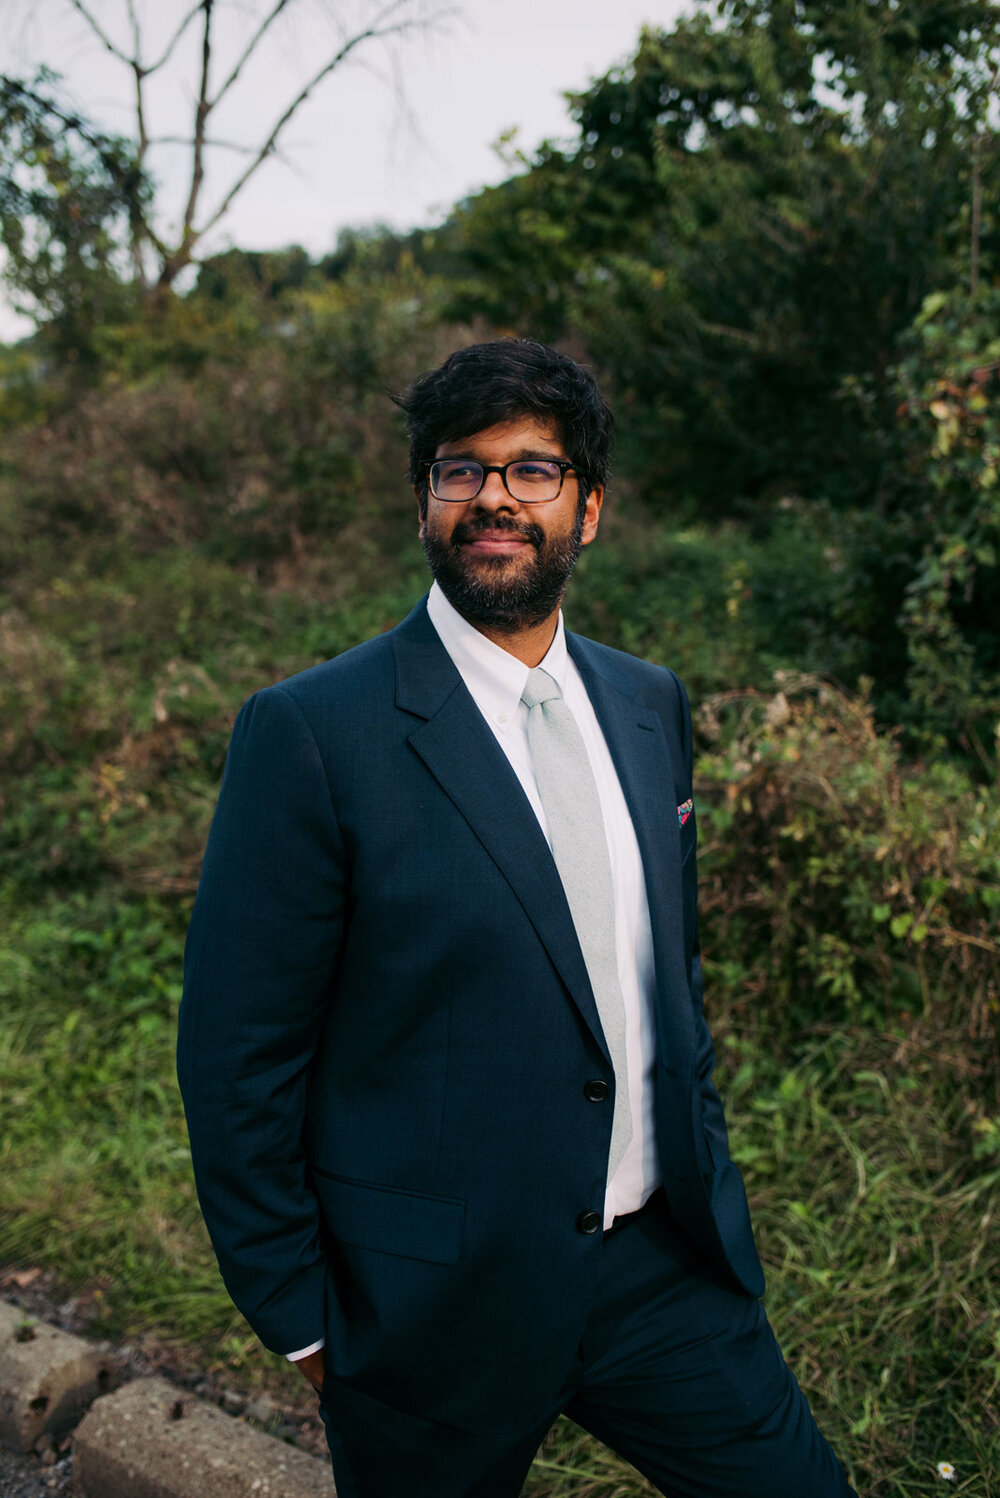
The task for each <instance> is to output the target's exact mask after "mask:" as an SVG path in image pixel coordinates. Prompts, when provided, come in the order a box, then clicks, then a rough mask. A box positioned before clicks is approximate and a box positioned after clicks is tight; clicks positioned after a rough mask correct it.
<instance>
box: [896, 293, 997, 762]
mask: <svg viewBox="0 0 1000 1498" xmlns="http://www.w3.org/2000/svg"><path fill="white" fill-rule="evenodd" d="M998 317H1000V290H997V289H994V288H989V289H987V290H984V291H983V292H981V293H980V295H979V296H978V297H977V298H975V299H974V300H971V301H970V299H969V298H968V297H966V296H961V295H960V296H954V295H953V296H950V297H948V296H945V295H943V294H939V295H936V296H933V297H929V298H928V300H927V301H926V303H925V304H924V308H923V311H922V313H921V315H920V317H919V318H918V319H917V321H916V324H915V326H914V329H913V332H912V334H911V335H910V336H909V337H908V338H907V340H906V341H905V343H904V345H903V352H904V357H903V360H902V362H901V364H900V366H899V371H898V382H899V392H900V395H901V397H902V416H903V422H904V432H905V437H906V447H905V449H904V451H905V455H906V459H907V463H908V478H909V479H910V483H909V485H908V486H907V488H908V492H907V494H906V500H908V501H910V504H909V507H908V513H907V515H906V520H905V524H906V527H907V529H908V530H909V532H910V534H911V536H912V538H913V541H914V542H915V543H916V544H919V546H920V548H921V549H920V555H919V558H918V560H917V561H916V565H915V567H914V570H913V575H912V577H911V579H910V580H909V582H908V584H907V587H906V594H905V601H904V604H903V624H904V628H905V634H906V640H907V646H908V651H909V672H908V675H907V687H908V691H909V693H910V695H911V697H912V699H913V701H914V704H915V705H916V706H917V708H918V709H919V710H920V711H921V714H922V717H923V720H924V722H925V724H926V725H927V728H928V729H929V730H931V731H936V733H937V735H938V736H939V738H940V739H941V740H943V741H948V740H950V739H952V738H953V737H954V736H955V735H956V732H957V731H958V730H963V731H964V734H965V736H966V741H967V742H969V741H971V745H970V747H972V746H974V747H975V749H976V750H977V752H978V753H979V755H980V758H981V759H983V760H984V762H985V763H986V764H987V765H988V766H989V765H991V763H992V752H991V751H992V750H993V749H994V745H993V744H992V743H991V742H990V740H991V739H995V738H1000V629H998V628H997V620H998V618H1000V483H998V475H1000V336H998V332H997V330H998V327H1000V322H998ZM914 495H916V496H917V497H918V506H917V507H916V509H914V507H913V505H912V498H913V496H914ZM984 740H985V742H984Z"/></svg>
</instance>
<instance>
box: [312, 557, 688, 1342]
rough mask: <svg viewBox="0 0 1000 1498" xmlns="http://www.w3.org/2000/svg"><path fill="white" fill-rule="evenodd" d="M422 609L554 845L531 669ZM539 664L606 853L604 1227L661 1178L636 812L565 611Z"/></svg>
mask: <svg viewBox="0 0 1000 1498" xmlns="http://www.w3.org/2000/svg"><path fill="white" fill-rule="evenodd" d="M427 612H428V614H429V615H430V619H431V623H432V624H433V625H434V628H435V629H436V631H437V633H438V635H439V637H440V639H441V643H442V645H443V646H444V648H445V650H447V652H448V654H449V655H450V657H451V659H452V661H453V662H454V664H455V666H456V667H457V669H458V672H459V675H460V676H461V678H462V680H463V681H464V683H465V685H466V687H467V688H468V690H469V693H470V695H471V697H472V700H473V701H474V702H475V704H476V706H477V707H478V709H479V711H480V712H481V713H482V715H483V717H484V718H485V719H486V721H487V723H488V724H489V726H490V728H491V729H492V731H493V734H494V737H495V738H496V741H497V743H498V744H499V745H500V748H501V749H502V750H503V752H504V754H505V755H506V756H507V759H508V760H509V762H510V766H511V769H512V770H513V771H514V774H515V775H516V776H517V778H518V780H519V781H520V784H521V788H522V789H523V791H524V794H525V795H526V796H527V798H528V801H529V802H530V804H531V809H532V811H533V812H534V813H535V816H536V817H537V818H538V822H539V825H540V827H541V829H542V831H543V832H544V834H545V838H546V841H547V842H549V843H550V846H551V841H550V839H549V832H548V827H547V825H546V821H545V812H544V810H543V808H542V802H541V797H540V796H539V794H538V785H537V783H536V781H535V772H534V770H533V768H532V764H531V752H530V750H529V748H528V709H527V708H526V707H525V705H524V703H523V702H522V701H521V693H522V692H523V691H524V688H525V684H526V682H527V680H528V670H529V668H528V667H527V666H526V665H525V664H524V662H523V661H519V660H518V659H517V657H516V656H513V655H511V654H510V653H509V651H506V650H504V649H502V648H501V646H499V645H495V644H494V643H493V641H492V640H488V639H487V638H486V636H485V635H482V634H480V633H479V631H478V630H477V629H476V628H474V626H473V625H471V624H469V622H468V621H467V620H466V619H463V618H462V616H461V614H460V613H459V612H458V611H457V609H455V608H453V607H452V605H451V604H450V603H449V602H448V600H447V598H445V596H444V594H443V593H442V591H441V589H440V588H439V587H438V585H437V583H434V585H433V587H432V588H431V591H430V595H429V597H428V600H427ZM539 665H540V667H541V669H542V670H543V671H547V672H548V673H549V675H550V676H551V677H553V679H554V680H555V681H556V682H557V683H558V685H559V689H560V691H561V692H562V694H563V699H564V701H565V702H566V705H567V707H569V709H570V711H571V712H572V714H573V716H574V718H575V719H576V722H577V726H578V727H579V729H580V733H581V734H582V736H583V742H584V745H585V747H586V750H587V756H588V758H589V760H590V768H591V770H592V771H593V774H594V781H595V783H596V785H597V794H598V797H599V799H600V803H601V812H602V813H603V817H604V832H605V836H606V838H607V842H608V854H609V857H610V860H611V881H612V886H613V889H614V921H615V948H616V952H617V957H618V981H619V983H620V985H621V991H622V998H623V999H624V1001H625V1055H626V1059H627V1064H628V1094H629V1106H630V1108H631V1111H632V1138H631V1139H630V1140H629V1143H628V1145H627V1146H626V1149H625V1153H624V1154H623V1155H622V1158H621V1160H620V1161H619V1162H618V1168H617V1169H616V1170H615V1173H614V1175H613V1176H612V1178H611V1180H610V1181H609V1182H608V1185H607V1190H606V1193H605V1197H604V1226H605V1228H609V1227H610V1226H611V1224H612V1222H613V1221H614V1219H615V1218H616V1217H619V1216H623V1215H624V1214H625V1213H627V1212H636V1211H638V1209H639V1208H640V1207H641V1206H642V1205H643V1203H644V1202H645V1201H646V1200H647V1199H648V1198H649V1197H650V1196H651V1195H652V1194H653V1192H654V1191H655V1190H656V1188H657V1187H658V1186H659V1185H660V1184H661V1182H662V1179H663V1178H662V1175H661V1172H660V1162H659V1158H658V1155H657V1150H656V1131H655V1127H654V1109H653V1104H654V1075H655V1067H656V1030H655V1020H654V1014H653V989H654V982H655V979H654V971H653V933H652V928H651V925H650V919H649V904H648V901H647V899H646V882H645V877H644V874H643V868H642V859H641V857H640V854H639V844H638V843H637V841H636V836H635V829H634V828H633V826H632V818H631V816H630V815H629V809H628V805H627V804H626V801H625V797H624V795H623V793H622V788H621V785H620V784H619V781H618V774H617V772H616V770H615V767H614V761H613V760H612V758H611V752H610V750H609V749H608V746H607V744H606V742H605V739H604V734H603V733H602V732H601V725H600V724H599V723H598V721H597V714H596V713H595V712H594V709H593V706H592V704H591V701H590V698H589V697H588V696H587V690H586V687H585V686H584V684H583V679H582V678H581V676H580V673H579V671H578V670H577V668H576V666H575V665H574V663H573V661H572V659H571V658H570V654H569V651H568V650H567V649H566V633H565V630H564V628H563V619H562V614H561V613H560V615H559V620H558V623H557V625H556V633H555V639H554V640H553V641H552V644H551V645H550V646H549V649H548V651H547V653H546V655H545V658H544V660H542V661H540V662H539ZM323 1345H324V1344H323V1341H322V1340H321V1341H319V1342H316V1343H314V1344H313V1345H312V1346H310V1347H304V1348H302V1349H301V1351H299V1352H294V1353H289V1354H288V1357H289V1359H290V1360H292V1361H295V1360H297V1359H298V1358H302V1357H305V1356H306V1355H307V1354H308V1353H310V1352H316V1351H318V1350H319V1348H321V1347H322V1346H323Z"/></svg>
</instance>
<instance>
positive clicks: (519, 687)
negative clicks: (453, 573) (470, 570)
mask: <svg viewBox="0 0 1000 1498" xmlns="http://www.w3.org/2000/svg"><path fill="white" fill-rule="evenodd" d="M427 612H428V614H429V615H430V620H431V623H432V624H433V626H434V628H435V629H436V630H437V632H438V636H439V637H440V640H441V644H442V645H443V646H444V648H445V650H447V652H448V654H449V655H450V656H451V659H452V661H453V662H454V664H455V666H456V667H457V669H458V672H459V675H460V676H461V678H462V680H463V681H464V682H465V685H466V686H467V687H468V689H469V691H470V692H471V693H472V696H473V698H474V699H475V702H476V706H477V707H478V708H479V710H480V712H481V713H483V714H484V716H486V717H488V718H489V719H490V720H491V721H492V722H499V723H501V724H502V723H507V722H509V721H511V720H512V719H513V717H514V714H515V713H516V712H517V709H518V704H519V703H520V701H521V693H522V692H523V691H524V687H525V683H526V682H527V680H528V669H529V668H528V667H527V666H526V665H525V664H524V662H523V661H519V660H518V659H517V657H516V656H513V655H511V654H510V652H509V651H508V650H504V649H503V647H502V646H500V645H495V644H494V643H493V641H492V640H488V639H487V638H486V636H485V635H481V634H480V633H479V631H478V629H476V628H475V626H474V625H472V624H470V623H469V621H468V620H467V619H463V617H462V615H461V614H460V613H459V612H458V610H457V609H456V608H454V607H453V606H452V604H450V603H449V602H448V600H447V598H446V597H445V596H444V594H443V593H442V591H441V589H440V588H439V587H438V585H437V583H436V582H435V583H434V584H433V586H432V587H431V590H430V593H429V594H428V595H427ZM540 665H541V668H542V670H543V671H547V672H548V673H549V675H550V676H551V677H553V678H554V680H555V681H556V682H557V683H558V685H559V690H560V691H561V692H563V693H565V690H566V682H567V677H568V674H569V652H568V651H567V649H566V631H565V628H564V626H563V617H562V610H560V612H559V618H558V620H557V621H556V632H555V637H554V639H553V641H552V644H551V645H550V646H549V648H548V650H547V651H546V654H545V658H544V660H542V661H541V662H540Z"/></svg>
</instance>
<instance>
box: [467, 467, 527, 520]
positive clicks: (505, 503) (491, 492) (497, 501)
mask: <svg viewBox="0 0 1000 1498" xmlns="http://www.w3.org/2000/svg"><path fill="white" fill-rule="evenodd" d="M472 503H473V504H474V505H477V506H478V507H479V508H480V509H482V510H490V511H496V510H516V509H517V507H518V506H517V500H516V499H514V498H512V496H511V495H509V494H508V493H507V490H506V489H505V488H504V483H503V479H502V478H501V477H500V475H499V473H488V474H487V475H486V478H485V480H484V483H483V487H482V488H481V489H480V491H479V493H478V494H477V495H476V497H475V499H474V500H473V501H472Z"/></svg>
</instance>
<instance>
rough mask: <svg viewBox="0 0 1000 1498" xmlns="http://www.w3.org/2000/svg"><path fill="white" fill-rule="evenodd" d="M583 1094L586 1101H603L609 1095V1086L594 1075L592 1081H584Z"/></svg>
mask: <svg viewBox="0 0 1000 1498" xmlns="http://www.w3.org/2000/svg"><path fill="white" fill-rule="evenodd" d="M583 1095H584V1097H585V1098H586V1099H587V1102H588V1103H605V1102H607V1100H608V1098H609V1097H610V1096H611V1088H610V1087H609V1086H608V1084H607V1082H603V1081H602V1080H601V1078H600V1077H595V1078H594V1080H593V1081H592V1082H588V1083H586V1085H585V1086H584V1089H583Z"/></svg>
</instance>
